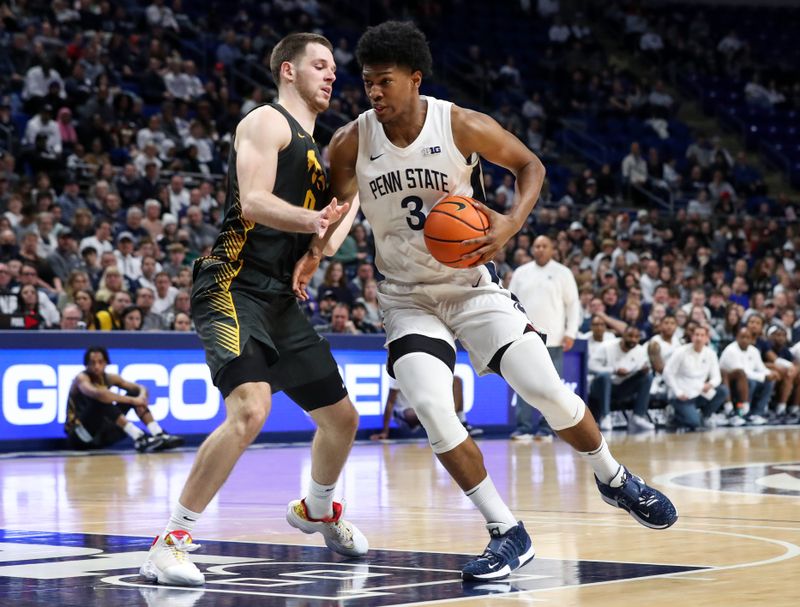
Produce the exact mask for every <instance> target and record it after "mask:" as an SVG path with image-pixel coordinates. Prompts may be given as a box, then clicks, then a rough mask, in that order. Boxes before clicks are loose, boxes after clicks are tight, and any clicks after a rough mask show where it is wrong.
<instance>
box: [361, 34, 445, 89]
mask: <svg viewBox="0 0 800 607" xmlns="http://www.w3.org/2000/svg"><path fill="white" fill-rule="evenodd" d="M356 59H357V60H358V64H359V65H360V66H361V67H364V65H367V64H370V65H393V64H394V65H399V66H402V67H407V68H409V69H410V70H411V71H412V72H416V71H419V72H422V75H423V76H425V77H427V76H430V75H432V73H433V58H432V57H431V49H430V47H429V46H428V40H427V39H426V38H425V34H423V33H422V32H421V31H420V30H419V28H418V27H417V26H416V25H414V24H413V23H412V22H410V21H386V22H384V23H381V24H380V25H373V26H372V27H369V28H367V31H366V32H364V35H363V36H361V39H360V40H359V41H358V46H356Z"/></svg>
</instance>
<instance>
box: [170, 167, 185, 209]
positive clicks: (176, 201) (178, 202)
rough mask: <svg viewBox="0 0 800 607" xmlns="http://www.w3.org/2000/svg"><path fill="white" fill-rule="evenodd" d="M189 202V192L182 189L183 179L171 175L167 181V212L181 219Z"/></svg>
mask: <svg viewBox="0 0 800 607" xmlns="http://www.w3.org/2000/svg"><path fill="white" fill-rule="evenodd" d="M189 202H190V196H189V190H187V189H186V188H185V187H183V177H181V176H180V175H173V176H172V179H170V181H169V212H170V213H172V214H173V215H174V216H175V217H181V216H182V215H183V213H184V211H185V210H186V208H187V207H188V206H189Z"/></svg>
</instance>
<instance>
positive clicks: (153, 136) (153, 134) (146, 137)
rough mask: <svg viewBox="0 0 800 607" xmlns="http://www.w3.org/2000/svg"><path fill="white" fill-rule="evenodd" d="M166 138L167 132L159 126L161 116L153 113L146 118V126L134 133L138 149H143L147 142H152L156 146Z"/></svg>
mask: <svg viewBox="0 0 800 607" xmlns="http://www.w3.org/2000/svg"><path fill="white" fill-rule="evenodd" d="M166 138H167V134H166V133H165V132H164V129H163V128H162V126H161V116H159V115H158V114H153V115H152V116H150V118H149V119H148V120H147V127H146V128H143V129H141V130H140V131H139V132H138V133H137V134H136V145H137V146H138V147H139V149H140V150H144V149H145V147H147V144H148V143H153V144H155V146H156V148H158V147H160V146H161V144H162V143H164V140H165V139H166Z"/></svg>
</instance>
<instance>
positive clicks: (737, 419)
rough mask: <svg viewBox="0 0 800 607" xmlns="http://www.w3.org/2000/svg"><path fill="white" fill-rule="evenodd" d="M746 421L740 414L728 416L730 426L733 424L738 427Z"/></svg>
mask: <svg viewBox="0 0 800 607" xmlns="http://www.w3.org/2000/svg"><path fill="white" fill-rule="evenodd" d="M746 423H747V422H746V421H744V418H743V417H740V416H738V415H732V416H731V417H729V418H728V424H729V425H730V426H733V427H734V428H738V427H739V426H744V425H745V424H746Z"/></svg>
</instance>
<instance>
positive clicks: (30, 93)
mask: <svg viewBox="0 0 800 607" xmlns="http://www.w3.org/2000/svg"><path fill="white" fill-rule="evenodd" d="M54 82H55V83H56V84H58V96H59V97H60V98H62V99H63V98H65V97H66V94H65V93H64V81H63V80H62V78H61V74H59V73H58V72H57V71H56V70H54V69H53V68H52V67H50V62H49V61H46V60H45V61H42V62H41V63H40V64H39V65H34V66H33V67H32V68H30V69H29V70H28V71H27V72H25V83H24V84H23V87H22V98H23V99H25V100H26V101H28V100H32V99H36V98H41V97H45V96H47V93H48V92H49V91H50V85H51V84H52V83H54Z"/></svg>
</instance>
